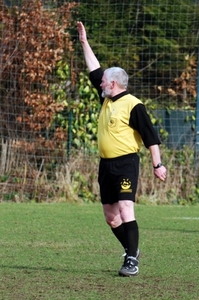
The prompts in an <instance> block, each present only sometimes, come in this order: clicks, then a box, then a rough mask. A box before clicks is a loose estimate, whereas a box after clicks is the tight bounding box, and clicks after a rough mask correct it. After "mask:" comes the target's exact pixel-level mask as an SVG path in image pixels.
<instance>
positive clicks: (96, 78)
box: [89, 68, 104, 104]
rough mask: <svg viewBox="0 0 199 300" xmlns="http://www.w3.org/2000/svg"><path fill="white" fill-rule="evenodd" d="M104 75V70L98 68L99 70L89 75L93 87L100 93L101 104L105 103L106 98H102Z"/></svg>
mask: <svg viewBox="0 0 199 300" xmlns="http://www.w3.org/2000/svg"><path fill="white" fill-rule="evenodd" d="M103 74H104V72H103V70H102V68H98V69H96V70H94V71H92V72H90V74H89V79H90V81H91V83H92V85H93V86H94V87H95V88H96V90H97V92H98V95H99V97H100V103H101V104H102V103H103V102H104V98H103V97H102V89H101V87H100V84H101V82H102V76H103Z"/></svg>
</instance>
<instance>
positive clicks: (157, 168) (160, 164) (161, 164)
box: [153, 163, 163, 169]
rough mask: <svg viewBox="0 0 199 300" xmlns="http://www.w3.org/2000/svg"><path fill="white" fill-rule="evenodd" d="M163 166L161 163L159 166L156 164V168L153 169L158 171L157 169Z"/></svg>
mask: <svg viewBox="0 0 199 300" xmlns="http://www.w3.org/2000/svg"><path fill="white" fill-rule="evenodd" d="M162 166H163V164H162V163H159V164H157V166H156V167H154V166H153V167H154V169H158V168H160V167H162Z"/></svg>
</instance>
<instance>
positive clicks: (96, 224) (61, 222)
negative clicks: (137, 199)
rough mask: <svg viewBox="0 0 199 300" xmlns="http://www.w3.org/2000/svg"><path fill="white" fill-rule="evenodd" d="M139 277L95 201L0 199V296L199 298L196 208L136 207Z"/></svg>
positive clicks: (23, 299) (13, 299)
mask: <svg viewBox="0 0 199 300" xmlns="http://www.w3.org/2000/svg"><path fill="white" fill-rule="evenodd" d="M136 216H137V220H138V223H139V227H140V250H141V257H140V274H139V275H138V276H137V277H130V278H123V277H119V276H118V275H117V272H118V269H119V268H120V267H121V264H122V261H123V260H122V258H121V257H120V256H121V255H122V253H123V249H122V247H121V246H120V244H119V243H118V242H117V240H116V239H115V238H114V236H113V235H112V233H111V230H110V229H109V227H108V226H107V225H106V224H105V222H104V217H103V214H102V209H101V205H100V204H92V205H74V204H73V205H71V204H1V205H0V300H18V299H19V300H30V299H31V300H33V299H34V300H35V299H40V300H44V299H46V300H57V299H60V300H65V299H67V300H68V299H69V300H73V299H74V300H75V299H80V300H83V299H85V300H89V299H96V300H106V299H114V300H115V299H116V300H117V299H118V300H119V299H125V300H131V299H135V300H137V299H139V300H145V299H147V300H149V299H151V300H154V299H163V300H173V299H179V300H185V299H186V300H187V299H189V300H191V299H199V295H198V291H199V286H198V285H199V207H198V206H192V207H180V206H141V205H137V206H136Z"/></svg>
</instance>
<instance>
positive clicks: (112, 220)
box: [105, 214, 122, 228]
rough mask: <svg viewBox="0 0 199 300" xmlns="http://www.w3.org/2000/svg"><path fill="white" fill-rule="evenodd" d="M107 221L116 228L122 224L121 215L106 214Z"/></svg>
mask: <svg viewBox="0 0 199 300" xmlns="http://www.w3.org/2000/svg"><path fill="white" fill-rule="evenodd" d="M105 219H106V223H107V224H108V225H109V226H110V227H111V228H116V227H118V226H120V225H121V223H122V220H121V218H120V215H117V216H115V215H111V214H106V215H105Z"/></svg>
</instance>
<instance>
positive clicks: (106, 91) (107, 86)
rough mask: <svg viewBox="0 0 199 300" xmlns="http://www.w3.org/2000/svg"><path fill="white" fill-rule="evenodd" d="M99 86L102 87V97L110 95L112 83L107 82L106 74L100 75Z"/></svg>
mask: <svg viewBox="0 0 199 300" xmlns="http://www.w3.org/2000/svg"><path fill="white" fill-rule="evenodd" d="M100 86H101V88H102V97H103V98H105V97H111V95H112V88H111V86H112V84H111V82H108V81H107V79H106V75H103V77H102V83H101V84H100Z"/></svg>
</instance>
